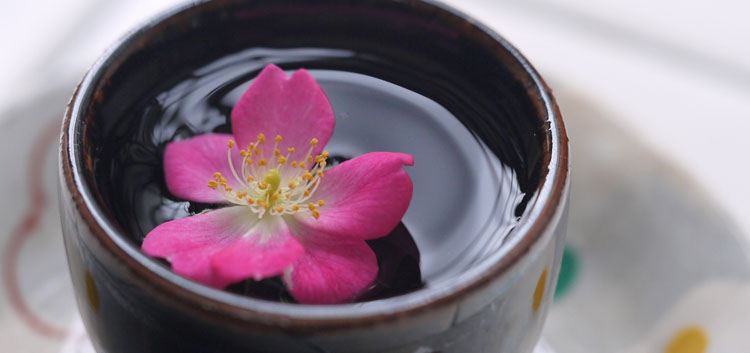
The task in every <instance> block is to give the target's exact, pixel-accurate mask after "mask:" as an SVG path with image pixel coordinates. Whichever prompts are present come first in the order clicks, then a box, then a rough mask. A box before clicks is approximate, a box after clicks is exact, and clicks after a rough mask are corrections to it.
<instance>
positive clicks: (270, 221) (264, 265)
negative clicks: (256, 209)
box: [211, 216, 304, 282]
mask: <svg viewBox="0 0 750 353" xmlns="http://www.w3.org/2000/svg"><path fill="white" fill-rule="evenodd" d="M255 217H256V218H257V216H255ZM303 252H304V249H303V248H302V245H301V244H300V243H299V242H298V241H297V239H295V238H294V237H293V236H292V234H291V233H290V232H289V227H288V226H287V225H286V223H285V222H284V220H283V219H282V218H281V217H275V216H274V217H265V218H263V219H262V220H261V221H260V222H258V223H257V224H256V225H255V226H254V227H253V228H252V229H250V231H248V232H247V233H246V234H244V235H243V236H242V237H241V239H240V240H239V241H237V242H235V243H234V244H231V245H230V246H227V247H225V248H224V249H222V250H221V251H219V252H217V253H216V254H215V255H214V256H213V259H212V262H211V263H212V266H213V269H214V272H215V273H216V274H217V275H218V276H220V277H221V278H225V279H227V280H229V281H230V282H238V281H241V280H244V279H248V278H253V279H255V280H260V279H263V278H267V277H271V276H276V275H280V274H282V273H283V272H284V270H285V269H286V268H288V267H289V265H291V264H292V263H294V261H295V260H297V259H298V258H299V257H300V255H302V253H303Z"/></svg>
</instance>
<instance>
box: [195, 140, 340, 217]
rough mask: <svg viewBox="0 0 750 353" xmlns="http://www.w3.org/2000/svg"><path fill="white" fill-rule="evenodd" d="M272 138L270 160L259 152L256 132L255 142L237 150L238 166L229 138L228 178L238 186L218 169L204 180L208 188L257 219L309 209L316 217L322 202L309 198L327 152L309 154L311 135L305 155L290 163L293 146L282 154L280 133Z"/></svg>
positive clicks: (326, 157)
mask: <svg viewBox="0 0 750 353" xmlns="http://www.w3.org/2000/svg"><path fill="white" fill-rule="evenodd" d="M274 141H275V142H276V143H275V144H274V146H273V157H272V158H270V159H271V161H270V162H269V161H268V160H266V159H265V156H266V155H265V154H264V153H263V146H264V145H265V142H266V137H265V136H264V135H263V134H259V135H258V140H257V141H255V142H253V143H250V145H249V146H248V147H247V148H245V149H241V150H240V156H242V162H241V163H242V165H241V166H238V165H235V163H234V161H233V160H232V149H233V148H235V146H236V145H235V142H234V141H232V140H230V141H229V150H228V151H227V161H228V163H229V169H230V170H231V171H232V175H231V176H228V177H230V178H234V179H235V180H236V181H237V183H233V184H237V185H239V186H238V187H237V188H238V189H240V190H234V189H233V188H232V187H231V186H229V184H228V182H227V179H226V178H227V177H225V176H224V175H222V174H221V173H219V172H216V173H214V178H213V179H212V180H209V181H208V187H209V188H211V189H214V190H217V191H218V192H220V193H221V194H222V196H223V197H224V199H225V200H226V201H228V202H230V203H233V204H236V205H245V206H248V207H249V208H250V209H251V210H252V211H253V212H254V213H256V214H258V218H261V217H263V215H265V214H271V215H274V216H278V215H283V214H294V213H299V212H305V211H309V212H310V213H311V214H312V216H313V217H315V218H316V219H317V218H318V217H320V210H319V209H318V208H319V207H322V206H325V201H323V200H318V201H317V202H311V197H312V195H313V194H314V193H315V190H317V189H318V186H319V185H320V179H321V178H323V170H324V169H325V167H326V160H327V159H328V152H326V151H323V153H321V154H319V155H317V156H315V157H313V156H312V151H313V149H314V148H315V146H316V145H317V144H318V139H315V138H314V139H312V140H311V141H310V147H309V148H308V150H307V154H306V155H305V157H304V158H302V159H301V160H299V161H291V162H290V158H291V156H292V154H293V153H294V152H295V148H293V147H290V148H288V149H287V153H286V154H283V153H281V150H279V148H278V145H279V143H280V142H281V141H282V138H281V136H280V135H277V136H276V138H275V139H274Z"/></svg>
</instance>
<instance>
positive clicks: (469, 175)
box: [95, 48, 531, 301]
mask: <svg viewBox="0 0 750 353" xmlns="http://www.w3.org/2000/svg"><path fill="white" fill-rule="evenodd" d="M343 62H346V63H347V64H346V65H342V63H343ZM377 62H378V58H377V57H371V56H367V55H362V54H359V53H356V52H353V51H349V50H336V49H318V48H298V49H264V48H256V49H251V50H246V51H242V52H239V53H236V54H232V55H229V56H226V57H223V58H220V59H218V60H215V61H213V62H211V63H209V64H208V65H205V66H203V67H200V68H198V69H195V70H192V71H190V72H183V73H182V74H181V75H174V77H167V78H165V80H164V81H163V82H162V84H160V85H159V86H158V87H155V88H154V89H153V90H151V91H149V92H143V98H142V99H141V100H140V101H139V102H137V103H136V104H135V105H134V106H133V107H131V108H130V109H127V110H126V112H127V113H126V114H127V116H126V117H124V118H121V119H113V121H116V123H115V125H113V126H109V127H107V129H106V134H105V135H106V138H107V140H106V143H101V144H100V145H99V146H100V147H99V150H98V151H96V155H97V158H96V162H95V164H96V165H95V169H96V171H97V175H98V177H97V181H96V182H97V186H98V188H99V189H100V190H101V193H102V197H103V198H104V199H105V202H106V204H108V205H109V210H108V211H109V212H111V216H112V217H114V218H115V219H116V220H117V221H118V222H119V225H120V226H121V227H122V230H123V231H124V232H125V233H126V234H128V235H129V236H130V237H131V239H132V240H133V242H135V243H136V244H138V245H140V243H141V242H142V241H143V238H144V237H145V236H146V234H148V232H149V231H150V230H151V229H153V228H154V227H155V226H156V225H158V224H160V223H163V222H166V221H169V220H173V219H177V218H182V217H186V216H189V215H193V214H196V213H198V212H201V211H203V210H205V209H208V208H215V207H217V206H216V205H207V204H198V203H193V202H188V201H184V200H179V199H177V198H175V197H174V196H172V195H170V193H169V192H168V190H167V188H166V185H165V182H164V175H163V170H162V158H163V152H164V148H165V146H166V144H167V143H169V142H171V141H176V140H180V139H186V138H189V137H191V136H194V135H196V134H202V133H207V132H221V133H231V126H230V118H229V116H230V112H231V110H232V107H233V105H234V104H235V102H236V101H237V100H238V99H239V97H240V95H241V94H242V93H243V92H244V91H245V90H246V89H247V87H248V85H249V84H250V82H251V80H252V79H253V78H254V77H255V76H256V75H257V74H258V72H259V71H260V70H261V69H262V68H263V67H264V66H265V65H266V64H268V63H274V64H277V65H279V66H281V67H282V68H283V69H285V70H290V71H291V70H294V69H297V68H306V69H308V70H309V71H310V72H311V74H312V75H313V76H315V77H316V79H317V80H318V82H319V83H320V84H321V86H322V87H323V89H324V91H325V92H326V94H327V95H328V97H329V99H330V101H331V104H332V105H333V108H334V112H335V114H336V129H335V132H334V136H333V137H332V139H331V141H330V142H329V144H328V146H327V147H326V149H327V150H328V151H330V153H331V155H332V156H333V157H334V158H333V160H335V161H339V162H340V161H343V160H345V159H348V158H353V157H356V156H358V155H361V154H364V153H367V152H370V151H391V152H405V153H410V154H412V155H413V156H414V158H415V166H414V167H408V168H407V171H408V173H409V174H410V176H411V178H412V180H413V182H414V196H413V199H412V202H411V205H410V207H409V211H408V212H407V214H406V216H405V217H404V219H403V222H402V223H401V224H400V225H399V226H398V227H397V228H396V229H395V230H394V231H393V232H392V233H391V234H390V235H389V236H387V237H384V238H381V239H376V240H372V241H369V242H368V243H369V244H370V246H371V247H372V248H373V250H374V251H375V253H376V254H377V257H378V262H379V265H380V273H379V276H378V279H377V283H376V284H375V285H374V286H373V288H371V289H370V290H369V291H368V292H367V293H365V294H364V295H363V296H362V297H361V298H360V299H359V300H361V301H366V300H375V299H381V298H387V297H392V296H396V295H400V294H404V293H407V292H410V291H413V290H416V289H419V288H421V287H423V286H425V285H427V286H429V285H433V284H435V283H439V282H440V281H446V280H450V279H451V278H453V277H454V276H456V275H460V274H461V273H462V272H463V271H465V270H466V269H467V268H470V267H472V266H474V265H475V264H476V263H477V262H479V261H481V260H482V259H484V258H485V257H486V256H488V255H489V254H491V253H492V252H495V251H498V249H500V247H501V245H502V244H503V243H504V242H505V241H506V240H507V238H508V235H509V234H512V231H513V229H514V227H515V225H516V223H517V222H518V219H519V218H520V216H521V215H522V214H523V212H524V209H525V206H526V203H527V202H528V200H529V198H530V197H531V194H530V193H529V192H524V188H523V187H522V186H521V184H523V182H522V183H519V180H521V181H523V180H525V179H524V178H519V177H518V173H527V172H528V171H527V170H525V169H524V168H525V167H524V166H523V165H522V164H519V163H517V162H513V160H514V158H517V156H516V155H517V154H518V155H520V153H518V151H515V152H514V147H513V145H512V144H510V143H509V142H506V141H503V140H502V138H501V136H503V135H507V134H509V133H512V128H513V123H512V121H511V122H509V121H507V120H498V123H492V121H493V117H494V116H495V115H497V116H503V117H506V118H507V116H508V114H509V113H508V112H507V111H495V110H494V109H499V108H495V107H494V106H493V105H492V102H491V101H487V100H486V97H480V96H479V95H474V94H472V92H462V91H455V92H451V91H446V90H445V87H446V85H445V82H444V81H443V80H444V77H441V76H439V75H424V74H423V73H421V72H419V71H413V72H408V73H403V72H402V73H401V74H400V75H401V76H399V77H400V79H401V81H402V82H409V83H410V84H409V87H410V89H407V88H404V87H403V86H401V85H398V84H395V83H391V82H389V81H386V80H384V79H381V78H379V77H386V78H387V77H394V75H395V74H394V73H393V72H390V71H389V70H390V68H389V66H388V65H379V64H374V63H377ZM409 75H411V76H409ZM415 87H416V88H415ZM499 93H501V92H499ZM428 97H443V99H441V100H440V101H439V102H438V101H436V100H434V99H432V98H428ZM501 106H502V105H498V107H501ZM511 113H512V112H511ZM488 121H489V123H488ZM507 161H511V162H513V163H510V164H509V163H508V162H507ZM229 290H230V291H232V292H235V293H239V294H244V295H250V296H254V297H258V298H264V299H268V300H282V301H291V298H290V297H289V295H288V293H287V292H286V291H285V289H284V288H283V285H282V284H281V281H280V280H279V279H278V278H271V279H266V280H264V281H260V282H254V281H246V282H243V283H238V284H235V285H233V286H231V287H230V288H229Z"/></svg>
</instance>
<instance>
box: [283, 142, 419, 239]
mask: <svg viewBox="0 0 750 353" xmlns="http://www.w3.org/2000/svg"><path fill="white" fill-rule="evenodd" d="M411 165H414V158H413V157H412V156H411V155H408V154H403V153H390V152H373V153H368V154H365V155H362V156H359V157H357V158H354V159H350V160H348V161H346V162H344V163H341V164H340V165H338V166H336V167H334V168H332V169H331V170H329V171H328V172H326V173H325V175H324V177H323V178H322V179H321V183H320V186H319V187H318V190H317V191H316V192H315V194H313V195H312V196H313V200H323V201H325V206H323V207H321V208H320V218H318V219H315V218H313V217H312V216H311V215H310V214H309V213H300V214H298V215H297V216H296V218H297V220H298V221H299V222H301V223H303V224H304V225H305V226H307V227H310V228H313V229H316V230H319V231H321V232H323V233H327V234H333V235H338V236H340V237H342V238H355V239H373V238H378V237H382V236H384V235H387V234H388V233H389V232H390V231H391V230H393V228H394V227H396V225H398V222H399V221H401V218H403V217H404V213H406V209H407V208H408V207H409V202H411V195H412V191H413V185H412V182H411V178H409V175H408V174H406V171H404V169H403V166H411Z"/></svg>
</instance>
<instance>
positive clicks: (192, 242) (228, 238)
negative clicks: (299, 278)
mask: <svg viewBox="0 0 750 353" xmlns="http://www.w3.org/2000/svg"><path fill="white" fill-rule="evenodd" d="M259 223H260V222H259V220H258V216H257V215H255V214H254V213H252V212H251V211H250V210H249V209H248V208H246V207H242V206H235V207H226V208H221V209H218V210H213V211H209V212H206V213H202V214H199V215H195V216H192V217H186V218H182V219H178V220H174V221H170V222H166V223H163V224H161V225H159V226H158V227H156V228H154V230H152V231H151V232H149V233H148V235H147V236H146V238H145V239H144V240H143V244H142V246H141V248H142V249H143V252H145V253H146V254H147V255H149V256H156V257H162V258H165V259H167V260H168V261H169V262H171V264H172V270H173V271H174V272H175V273H177V274H179V275H181V276H184V277H187V278H190V279H192V280H195V281H197V282H200V283H203V284H206V285H208V286H211V287H215V288H224V287H226V286H227V285H229V284H230V283H233V282H236V281H238V279H237V278H236V277H235V276H231V275H224V273H223V272H219V271H215V266H214V265H215V263H216V260H215V258H216V256H217V255H219V254H221V253H222V252H223V251H224V250H227V249H231V248H236V247H242V246H243V245H244V244H245V243H252V239H255V237H252V236H248V234H257V233H252V230H254V229H257V228H258V227H257V226H258V224H259ZM275 237H276V235H275V234H274V235H273V236H272V237H271V238H272V239H274V241H271V240H269V241H267V242H265V244H268V245H271V244H273V247H271V248H269V253H271V252H272V253H279V252H281V250H279V248H280V247H283V246H287V248H286V250H287V251H288V253H291V254H297V255H296V256H299V253H301V246H300V245H299V243H297V242H296V241H294V242H283V241H275V239H276V238H275ZM279 237H280V238H282V239H285V238H288V237H289V236H288V233H282V234H279ZM292 240H294V239H292ZM279 243H281V244H285V245H281V246H279V245H278V244H279ZM264 249H265V247H263V246H261V247H256V248H255V249H254V251H255V252H256V253H257V252H262V251H264ZM294 259H296V257H295V258H292V259H290V260H288V262H287V263H286V264H279V263H278V262H277V263H274V264H272V265H273V266H278V268H276V269H269V268H263V269H262V270H259V272H263V273H274V274H280V273H281V272H282V271H283V270H284V268H286V267H288V266H289V265H290V264H291V263H292V262H293V261H294ZM262 266H265V265H262ZM269 266H271V265H269ZM245 278H247V277H245Z"/></svg>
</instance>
